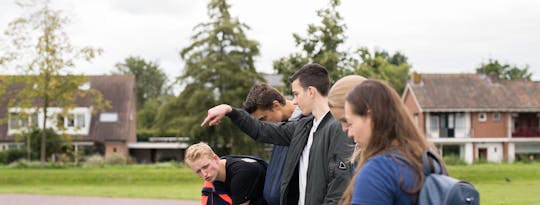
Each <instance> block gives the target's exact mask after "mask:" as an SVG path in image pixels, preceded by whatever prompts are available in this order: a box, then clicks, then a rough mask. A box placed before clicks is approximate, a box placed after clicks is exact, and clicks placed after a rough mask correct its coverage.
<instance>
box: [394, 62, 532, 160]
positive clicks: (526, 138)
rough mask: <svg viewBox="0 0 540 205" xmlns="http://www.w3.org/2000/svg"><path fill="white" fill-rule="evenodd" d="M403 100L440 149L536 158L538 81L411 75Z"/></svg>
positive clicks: (472, 155) (472, 156) (480, 156)
mask: <svg viewBox="0 0 540 205" xmlns="http://www.w3.org/2000/svg"><path fill="white" fill-rule="evenodd" d="M412 79H413V80H411V81H410V82H408V83H407V86H406V88H405V91H404V92H403V95H402V99H403V101H404V103H405V105H406V107H407V108H408V109H409V112H410V114H411V116H412V117H413V120H414V121H415V123H416V124H417V126H418V127H419V128H420V130H421V131H422V132H423V134H424V135H425V136H426V137H427V138H428V139H429V140H430V141H432V142H434V143H435V144H436V146H437V147H438V148H439V149H440V150H441V152H442V154H443V155H445V156H447V155H458V156H460V157H461V158H462V159H464V160H465V161H466V162H467V163H472V162H473V161H475V160H487V161H490V162H502V161H508V162H513V161H514V160H516V159H517V160H526V159H527V158H536V159H537V158H538V157H540V120H539V119H540V82H536V81H509V80H499V79H497V78H496V77H494V76H487V75H482V74H417V73H415V74H413V76H412Z"/></svg>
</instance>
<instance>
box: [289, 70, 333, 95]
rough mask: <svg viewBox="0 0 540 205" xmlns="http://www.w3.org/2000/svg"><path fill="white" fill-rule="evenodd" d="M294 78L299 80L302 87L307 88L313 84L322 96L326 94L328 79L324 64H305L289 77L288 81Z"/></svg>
mask: <svg viewBox="0 0 540 205" xmlns="http://www.w3.org/2000/svg"><path fill="white" fill-rule="evenodd" d="M296 79H298V80H299V81H300V86H302V88H304V89H307V88H308V87H309V86H313V87H315V88H316V89H317V91H319V93H320V94H321V95H322V96H327V95H328V90H329V89H330V79H329V78H328V71H327V70H326V68H325V67H324V66H322V65H319V64H316V63H311V64H306V65H304V66H302V68H300V70H298V71H296V72H295V73H294V74H293V75H291V76H290V77H289V82H290V83H292V82H293V81H295V80H296Z"/></svg>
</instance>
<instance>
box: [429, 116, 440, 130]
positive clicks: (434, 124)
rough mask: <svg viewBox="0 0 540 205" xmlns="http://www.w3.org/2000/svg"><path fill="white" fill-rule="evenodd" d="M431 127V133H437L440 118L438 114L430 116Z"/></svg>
mask: <svg viewBox="0 0 540 205" xmlns="http://www.w3.org/2000/svg"><path fill="white" fill-rule="evenodd" d="M429 119H430V124H431V125H430V126H429V129H430V131H431V132H437V131H438V130H439V116H438V115H436V114H432V115H430V118H429Z"/></svg>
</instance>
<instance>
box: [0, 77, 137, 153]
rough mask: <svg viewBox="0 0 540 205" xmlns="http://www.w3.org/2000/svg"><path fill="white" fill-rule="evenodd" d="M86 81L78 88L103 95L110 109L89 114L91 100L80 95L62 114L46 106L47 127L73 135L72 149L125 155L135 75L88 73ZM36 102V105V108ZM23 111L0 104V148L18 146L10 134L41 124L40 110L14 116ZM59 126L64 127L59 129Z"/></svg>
mask: <svg viewBox="0 0 540 205" xmlns="http://www.w3.org/2000/svg"><path fill="white" fill-rule="evenodd" d="M88 79H89V83H88V84H85V85H83V86H80V87H79V89H88V88H94V89H96V90H98V91H100V92H101V93H102V94H103V97H104V100H107V101H109V102H110V104H111V106H112V108H111V109H108V110H106V111H103V112H97V113H95V115H93V114H92V111H93V108H92V106H91V99H90V98H89V97H87V98H84V99H82V98H80V99H76V101H75V108H74V109H72V110H70V111H69V113H68V114H67V115H62V114H61V111H62V108H59V107H50V108H49V110H48V114H49V115H50V116H54V117H50V118H49V121H48V122H47V124H48V126H49V127H50V128H52V129H54V130H55V131H56V132H57V133H59V134H69V135H72V136H74V137H73V146H74V149H75V150H79V149H83V150H85V151H87V152H97V153H101V154H103V155H105V156H109V155H112V154H120V155H123V156H128V154H129V150H128V143H131V142H136V141H137V138H136V120H137V119H136V117H137V115H136V95H135V77H134V76H131V75H98V76H88ZM37 106H39V104H36V108H38V107H37ZM21 112H27V113H28V110H23V109H21V108H18V107H16V106H15V107H7V104H6V103H5V102H4V104H2V105H0V118H5V117H6V115H9V116H8V118H7V119H8V121H7V123H3V124H0V150H6V149H12V148H20V147H21V146H22V144H23V143H22V142H17V141H15V138H14V135H15V134H18V133H21V132H22V131H23V130H24V129H27V128H28V127H30V126H36V125H41V124H42V123H43V122H41V120H42V118H43V113H42V110H41V109H38V110H37V113H35V114H32V115H31V116H29V117H28V118H26V119H20V118H18V117H17V115H20V114H21ZM59 126H63V127H64V128H65V129H59Z"/></svg>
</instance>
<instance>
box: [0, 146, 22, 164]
mask: <svg viewBox="0 0 540 205" xmlns="http://www.w3.org/2000/svg"><path fill="white" fill-rule="evenodd" d="M25 157H26V151H25V150H22V149H10V150H6V151H1V152H0V164H9V163H12V162H14V161H17V160H19V159H24V158H25Z"/></svg>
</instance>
